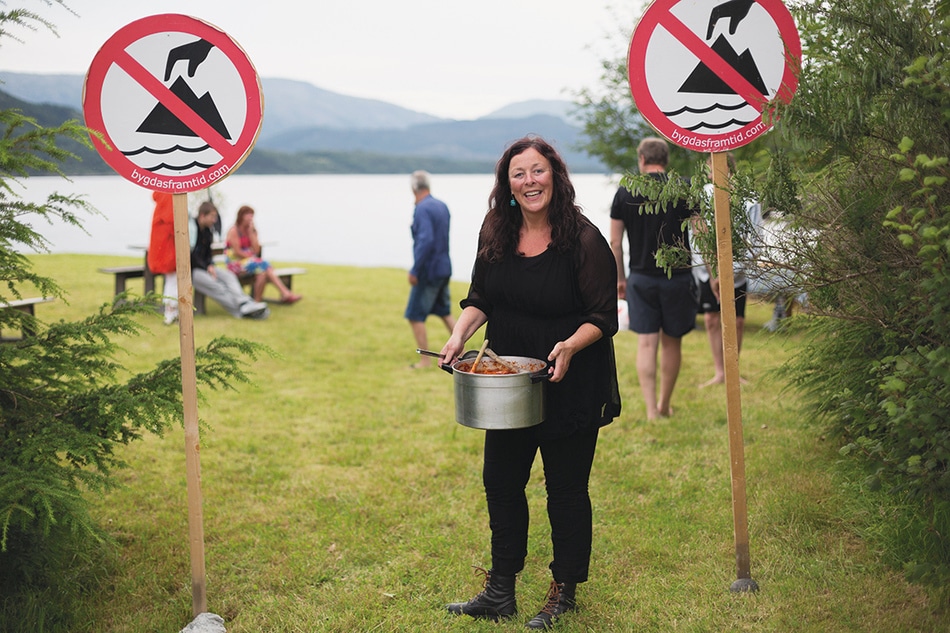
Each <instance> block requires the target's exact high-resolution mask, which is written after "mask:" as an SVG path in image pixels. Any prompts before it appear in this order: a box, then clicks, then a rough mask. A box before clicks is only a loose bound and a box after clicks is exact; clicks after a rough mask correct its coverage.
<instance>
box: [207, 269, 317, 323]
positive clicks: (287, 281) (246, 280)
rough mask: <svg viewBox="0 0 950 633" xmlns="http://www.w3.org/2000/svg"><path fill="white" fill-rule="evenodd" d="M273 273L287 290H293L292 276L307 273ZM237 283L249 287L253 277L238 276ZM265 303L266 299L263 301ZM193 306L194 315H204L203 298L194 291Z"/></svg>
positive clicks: (299, 270)
mask: <svg viewBox="0 0 950 633" xmlns="http://www.w3.org/2000/svg"><path fill="white" fill-rule="evenodd" d="M274 272H275V273H277V277H278V279H280V280H281V281H282V282H283V283H284V285H285V286H287V288H289V289H290V290H293V279H294V275H303V274H304V273H306V272H307V269H306V268H275V269H274ZM238 281H240V282H241V285H242V286H250V285H252V284H253V283H254V275H248V274H243V275H238ZM264 300H265V301H267V299H264ZM194 304H195V313H196V314H204V313H205V296H204V295H203V294H202V293H200V292H198V291H197V290H195V296H194Z"/></svg>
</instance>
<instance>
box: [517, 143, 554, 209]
mask: <svg viewBox="0 0 950 633" xmlns="http://www.w3.org/2000/svg"><path fill="white" fill-rule="evenodd" d="M553 178H554V177H553V173H552V171H551V163H550V161H548V159H547V158H545V157H544V156H542V155H541V153H540V152H539V151H538V150H536V149H534V148H533V147H529V148H528V149H526V150H525V151H523V152H521V153H520V154H517V155H516V156H513V157H512V159H511V163H510V164H509V165H508V184H509V186H510V187H511V193H512V195H513V196H514V197H515V202H517V203H518V206H520V207H521V210H522V211H524V212H526V213H539V212H544V211H547V209H548V205H549V204H551V196H552V194H553V192H554V183H553Z"/></svg>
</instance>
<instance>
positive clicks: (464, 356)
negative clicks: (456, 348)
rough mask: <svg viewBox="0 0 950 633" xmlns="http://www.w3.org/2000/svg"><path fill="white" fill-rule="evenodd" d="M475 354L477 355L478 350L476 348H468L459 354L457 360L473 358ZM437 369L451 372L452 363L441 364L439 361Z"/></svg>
mask: <svg viewBox="0 0 950 633" xmlns="http://www.w3.org/2000/svg"><path fill="white" fill-rule="evenodd" d="M476 356H478V350H477V349H470V350H468V351H467V352H465V353H464V354H462V355H461V356H459V360H469V359H470V358H475V357H476ZM453 364H454V363H453ZM439 369H441V370H442V371H444V372H447V373H449V374H451V373H453V372H452V365H443V364H441V363H440V364H439Z"/></svg>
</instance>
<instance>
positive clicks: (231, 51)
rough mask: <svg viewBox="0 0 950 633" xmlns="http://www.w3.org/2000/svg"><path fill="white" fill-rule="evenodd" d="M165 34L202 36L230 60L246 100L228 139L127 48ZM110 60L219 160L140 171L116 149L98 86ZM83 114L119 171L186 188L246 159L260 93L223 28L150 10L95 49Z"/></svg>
mask: <svg viewBox="0 0 950 633" xmlns="http://www.w3.org/2000/svg"><path fill="white" fill-rule="evenodd" d="M165 33H183V34H187V35H193V36H195V37H198V38H200V39H203V40H205V41H206V42H208V43H209V44H211V45H212V46H213V47H215V48H217V49H219V50H220V51H221V52H222V53H223V54H224V55H225V56H226V57H227V60H228V61H229V62H230V64H232V65H233V68H234V70H235V71H236V72H237V75H238V77H239V78H240V82H241V88H242V89H243V93H244V97H245V99H246V104H245V105H246V114H245V117H244V121H243V127H242V129H241V131H240V133H239V134H237V135H236V136H237V138H236V140H234V141H233V142H232V140H229V139H228V138H225V136H224V135H222V134H221V132H220V131H219V130H218V129H216V128H215V126H213V125H212V124H210V123H209V122H208V121H206V120H205V119H204V118H202V116H200V115H199V114H198V113H197V112H195V110H194V109H193V108H192V107H191V106H190V105H188V104H186V103H185V102H184V101H183V100H182V99H181V98H180V97H179V96H178V95H177V94H175V93H174V92H173V91H172V89H170V88H168V87H167V86H166V85H165V84H164V82H163V81H162V80H161V77H158V76H156V75H155V74H153V73H152V72H151V71H150V70H148V69H147V68H145V67H144V66H143V65H142V64H141V63H140V62H139V61H138V60H137V59H136V58H135V57H134V56H133V55H132V54H131V53H130V52H129V50H128V49H129V47H130V46H132V45H133V44H135V43H136V42H138V41H139V40H142V39H143V38H146V37H148V36H152V35H156V34H158V35H161V34H165ZM113 65H115V66H116V67H117V68H119V69H121V70H122V71H124V72H125V74H126V75H128V77H129V78H130V79H131V81H133V82H134V83H135V84H137V85H138V86H139V87H141V88H142V89H143V90H145V91H146V92H147V93H149V94H150V95H151V96H152V97H154V98H155V99H156V100H157V102H158V103H159V104H161V105H162V106H164V107H165V108H167V110H168V111H169V112H170V113H171V114H173V115H174V116H175V117H177V118H178V120H180V121H181V122H182V123H183V124H184V125H185V126H187V128H189V129H190V130H191V131H192V132H193V133H194V134H195V135H197V137H199V138H200V139H201V140H203V141H204V142H205V143H207V145H208V147H209V148H210V149H211V150H212V151H214V152H216V153H217V155H219V156H220V160H218V161H217V162H215V163H214V164H213V165H210V166H205V165H201V167H202V168H203V169H204V170H203V171H198V172H194V171H192V172H190V173H188V174H180V175H155V174H146V173H143V172H146V171H147V170H144V169H143V168H142V167H141V166H139V165H137V164H136V163H135V162H133V161H132V160H131V159H130V158H129V157H128V156H126V155H125V154H124V153H123V152H122V151H119V150H118V149H116V144H115V142H114V141H113V139H112V138H111V137H110V135H109V131H108V126H107V125H106V122H105V119H104V117H103V102H102V99H103V85H104V83H105V81H106V76H107V74H108V73H109V72H110V70H112V69H113ZM83 115H84V117H85V120H86V126H87V127H89V128H91V129H93V130H96V131H97V132H100V133H102V134H103V136H104V138H105V140H106V142H107V143H108V144H109V146H111V148H112V149H111V150H110V149H109V147H106V146H105V145H103V144H102V143H101V142H100V141H99V139H98V138H96V137H95V136H93V137H92V141H93V144H94V145H95V147H96V150H97V151H98V152H99V154H100V156H102V158H103V160H105V161H106V163H108V164H109V166H110V167H112V168H113V169H114V170H115V171H116V172H117V173H118V174H119V175H120V176H123V177H124V178H126V179H127V180H130V181H132V182H134V183H135V184H137V185H140V186H143V187H146V188H147V189H151V190H155V191H163V192H166V193H187V192H190V191H197V190H200V189H204V188H207V187H208V186H209V185H211V184H213V183H214V182H216V181H218V180H220V179H221V178H223V177H225V176H227V175H228V174H229V173H230V172H231V171H233V170H234V169H236V168H237V167H238V166H239V165H240V164H241V162H242V161H243V160H244V159H245V158H246V156H247V154H248V153H249V152H250V150H251V148H252V147H253V146H254V143H255V142H256V140H257V136H258V134H259V133H260V129H261V123H262V118H263V95H262V90H261V84H260V80H259V78H258V76H257V71H256V70H255V69H254V65H253V64H252V63H251V61H250V59H249V58H248V57H247V55H246V54H245V52H244V50H243V49H242V48H241V47H240V46H239V45H238V44H237V43H236V42H235V41H234V40H232V39H231V38H230V37H229V36H228V35H227V34H226V33H224V32H223V31H221V30H220V29H218V28H216V27H214V26H212V25H211V24H208V23H207V22H204V21H202V20H198V19H196V18H192V17H189V16H185V15H177V14H163V15H153V16H150V17H146V18H142V19H140V20H136V21H135V22H132V23H130V24H128V25H126V26H124V27H122V28H121V29H119V30H118V31H117V32H116V33H115V34H114V35H113V36H112V37H110V38H109V39H108V40H107V41H106V43H105V44H103V46H102V48H101V49H99V52H98V53H96V56H95V57H94V58H93V61H92V64H91V65H90V67H89V71H88V73H87V74H86V81H85V85H84V86H83Z"/></svg>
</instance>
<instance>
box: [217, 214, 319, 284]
mask: <svg viewBox="0 0 950 633" xmlns="http://www.w3.org/2000/svg"><path fill="white" fill-rule="evenodd" d="M225 254H226V255H227V258H228V269H229V270H230V271H231V272H233V273H234V274H235V275H239V276H240V275H243V274H250V275H254V292H253V297H254V301H261V299H262V298H263V296H264V287H265V286H266V285H267V283H268V282H270V283H272V284H274V286H276V287H277V290H279V291H280V301H281V303H295V302H297V301H300V299H301V298H302V297H301V296H300V295H298V294H294V293H292V292H291V291H290V288H288V287H287V286H286V285H284V283H283V282H282V281H281V280H280V278H279V277H278V276H277V273H276V271H275V270H274V267H273V266H271V265H270V262H267V261H264V260H263V259H261V256H260V255H261V244H260V242H259V241H258V239H257V229H256V228H254V209H252V208H251V207H249V206H246V205H245V206H243V207H241V208H240V209H238V214H237V220H235V222H234V226H232V227H231V228H230V229H229V230H228V235H227V249H226V250H225Z"/></svg>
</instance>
